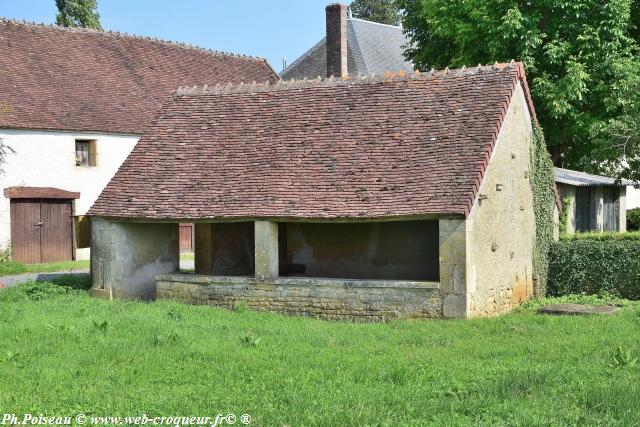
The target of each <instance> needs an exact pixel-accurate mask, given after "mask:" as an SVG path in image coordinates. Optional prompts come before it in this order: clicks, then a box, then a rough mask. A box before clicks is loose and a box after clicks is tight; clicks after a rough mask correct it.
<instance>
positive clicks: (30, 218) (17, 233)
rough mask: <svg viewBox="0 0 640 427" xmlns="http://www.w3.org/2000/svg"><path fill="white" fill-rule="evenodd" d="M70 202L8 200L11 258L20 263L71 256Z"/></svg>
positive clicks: (61, 258) (56, 200) (67, 258)
mask: <svg viewBox="0 0 640 427" xmlns="http://www.w3.org/2000/svg"><path fill="white" fill-rule="evenodd" d="M72 237H73V226H72V212H71V201H70V200H61V199H11V245H12V247H13V259H14V260H15V261H18V262H22V263H41V262H56V261H67V260H71V259H72V258H73V240H72Z"/></svg>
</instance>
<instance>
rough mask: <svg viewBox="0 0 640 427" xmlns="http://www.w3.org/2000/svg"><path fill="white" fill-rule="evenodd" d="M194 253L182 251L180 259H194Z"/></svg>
mask: <svg viewBox="0 0 640 427" xmlns="http://www.w3.org/2000/svg"><path fill="white" fill-rule="evenodd" d="M194 259H195V258H194V254H193V252H181V253H180V261H193V260H194Z"/></svg>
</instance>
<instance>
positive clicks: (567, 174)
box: [554, 168, 633, 187]
mask: <svg viewBox="0 0 640 427" xmlns="http://www.w3.org/2000/svg"><path fill="white" fill-rule="evenodd" d="M554 172H555V176H556V182H559V183H561V184H568V185H575V186H577V187H586V186H616V187H622V186H626V185H633V183H632V182H630V181H627V180H622V182H621V183H620V184H618V183H616V180H615V178H609V177H608V176H600V175H592V174H590V173H586V172H578V171H574V170H571V169H563V168H555V171H554Z"/></svg>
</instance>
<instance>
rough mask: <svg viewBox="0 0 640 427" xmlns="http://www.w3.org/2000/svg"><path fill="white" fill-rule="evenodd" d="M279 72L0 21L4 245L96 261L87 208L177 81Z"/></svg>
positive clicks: (234, 58)
mask: <svg viewBox="0 0 640 427" xmlns="http://www.w3.org/2000/svg"><path fill="white" fill-rule="evenodd" d="M277 78H278V77H277V75H276V73H275V72H274V71H273V70H272V69H271V67H270V66H269V64H268V63H267V62H266V61H265V60H264V59H259V58H250V57H245V56H240V55H233V54H227V53H221V52H215V51H210V50H206V49H201V48H197V47H194V46H188V45H183V44H179V43H173V42H168V41H162V40H156V39H150V38H146V37H138V36H132V35H126V34H119V33H112V32H107V31H96V30H91V29H84V28H62V27H57V26H50V25H39V24H30V23H24V22H17V21H12V20H5V19H2V18H0V143H2V144H3V145H5V146H6V147H9V148H10V149H11V151H10V152H9V153H8V155H7V156H6V163H5V164H3V165H2V170H3V172H4V173H0V247H5V245H7V244H8V243H9V244H10V245H11V248H12V249H13V259H14V260H15V261H19V262H24V263H37V262H53V261H63V260H71V259H88V258H89V241H90V238H89V236H90V234H89V226H88V221H87V219H86V216H85V214H86V212H87V210H88V209H89V208H90V207H91V205H92V204H93V202H95V200H96V198H97V197H98V195H99V194H100V192H101V191H102V189H103V188H104V186H105V185H106V184H107V183H108V182H109V180H110V179H111V177H112V176H113V174H114V173H115V172H116V170H117V169H118V167H119V166H120V165H121V164H122V162H123V161H124V159H125V158H126V157H127V155H128V154H129V153H130V152H131V150H132V149H133V147H134V146H135V145H136V143H137V142H138V139H139V138H140V136H141V135H142V133H143V132H144V129H145V127H146V126H147V125H148V124H149V122H150V121H151V120H152V119H153V117H154V116H156V114H157V113H158V111H159V110H160V107H161V105H162V104H163V103H164V102H166V101H168V100H169V99H170V98H171V97H172V96H173V94H174V93H175V91H176V89H177V88H178V87H179V86H184V85H193V84H202V85H203V84H216V83H226V82H235V83H240V82H241V81H245V82H246V81H253V80H256V81H265V80H271V81H275V80H277ZM187 241H188V240H187Z"/></svg>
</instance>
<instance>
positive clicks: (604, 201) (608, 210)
mask: <svg viewBox="0 0 640 427" xmlns="http://www.w3.org/2000/svg"><path fill="white" fill-rule="evenodd" d="M555 178H556V185H557V187H558V191H559V193H560V198H561V199H562V203H565V202H567V201H569V203H570V205H569V208H568V217H567V232H568V233H576V232H588V231H596V232H603V231H620V232H624V231H626V230H627V215H626V213H627V186H628V185H629V184H630V183H628V182H626V181H624V182H621V183H617V182H616V180H615V179H614V178H609V177H606V176H600V175H592V174H588V173H585V172H578V171H574V170H569V169H563V168H555Z"/></svg>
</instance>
